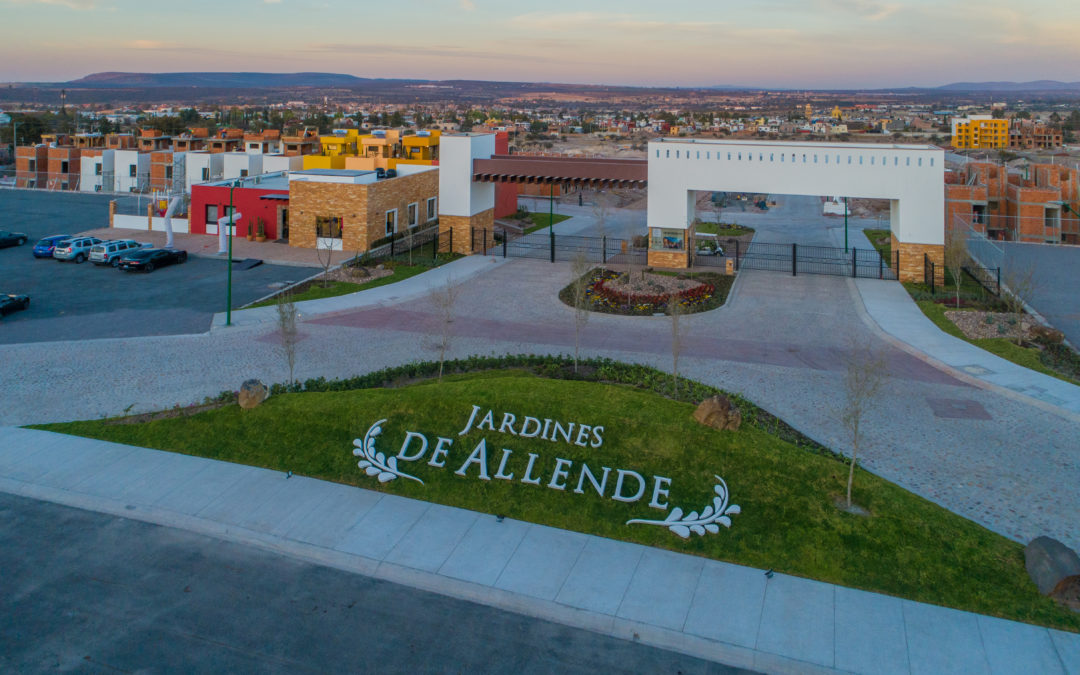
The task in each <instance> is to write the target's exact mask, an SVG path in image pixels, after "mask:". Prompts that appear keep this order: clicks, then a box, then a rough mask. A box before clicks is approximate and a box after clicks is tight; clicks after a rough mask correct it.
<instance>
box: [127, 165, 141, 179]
mask: <svg viewBox="0 0 1080 675" xmlns="http://www.w3.org/2000/svg"><path fill="white" fill-rule="evenodd" d="M138 171H139V167H138V166H137V165H135V164H129V165H128V176H130V177H131V178H136V177H138V175H139V173H138Z"/></svg>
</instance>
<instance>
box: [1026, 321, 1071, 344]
mask: <svg viewBox="0 0 1080 675" xmlns="http://www.w3.org/2000/svg"><path fill="white" fill-rule="evenodd" d="M1029 334H1030V335H1031V337H1032V339H1034V340H1042V341H1043V342H1045V343H1047V344H1052V345H1059V344H1061V343H1062V342H1064V341H1065V334H1064V333H1062V332H1061V331H1059V330H1054V329H1053V328H1051V327H1049V326H1044V325H1042V324H1040V323H1037V324H1035V325H1033V326H1032V327H1031V330H1030V332H1029Z"/></svg>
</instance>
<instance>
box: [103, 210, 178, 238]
mask: <svg viewBox="0 0 1080 675" xmlns="http://www.w3.org/2000/svg"><path fill="white" fill-rule="evenodd" d="M151 220H152V221H153V225H152V226H151V227H149V228H148V227H147V225H148V223H147V219H146V216H126V215H122V214H119V213H118V214H116V215H115V216H113V227H122V228H125V229H128V230H147V229H152V230H154V231H155V232H164V231H165V219H164V218H159V217H158V216H154V217H153V218H152V219H151ZM172 228H173V232H183V233H185V234H186V233H187V232H189V231H190V228H189V227H188V219H187V218H177V217H176V216H173V218H172Z"/></svg>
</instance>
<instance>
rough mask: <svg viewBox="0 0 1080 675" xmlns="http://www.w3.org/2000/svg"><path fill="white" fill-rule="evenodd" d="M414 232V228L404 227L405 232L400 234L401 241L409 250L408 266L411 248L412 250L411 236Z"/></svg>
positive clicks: (410, 258)
mask: <svg viewBox="0 0 1080 675" xmlns="http://www.w3.org/2000/svg"><path fill="white" fill-rule="evenodd" d="M415 234H416V230H415V229H413V228H411V227H406V228H405V234H403V235H402V236H401V241H402V243H403V244H405V248H406V250H408V252H409V266H410V267H411V266H412V250H413V237H414V235H415Z"/></svg>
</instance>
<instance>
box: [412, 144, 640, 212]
mask: <svg viewBox="0 0 1080 675" xmlns="http://www.w3.org/2000/svg"><path fill="white" fill-rule="evenodd" d="M656 152H657V153H659V152H660V151H659V150H657V151H656ZM427 219H428V220H435V198H434V197H428V200H427Z"/></svg>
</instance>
